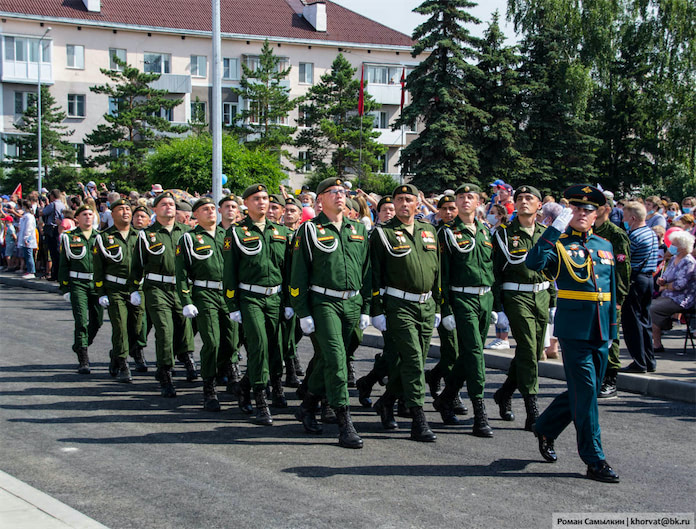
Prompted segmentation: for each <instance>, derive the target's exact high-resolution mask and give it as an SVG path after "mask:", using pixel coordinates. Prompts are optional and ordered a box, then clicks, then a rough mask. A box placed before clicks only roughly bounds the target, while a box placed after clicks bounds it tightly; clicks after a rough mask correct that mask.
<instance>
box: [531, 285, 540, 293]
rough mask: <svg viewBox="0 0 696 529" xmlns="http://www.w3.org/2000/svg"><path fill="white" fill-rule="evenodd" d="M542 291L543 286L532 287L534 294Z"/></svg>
mask: <svg viewBox="0 0 696 529" xmlns="http://www.w3.org/2000/svg"><path fill="white" fill-rule="evenodd" d="M540 290H541V284H536V283H535V284H534V285H532V292H539V291H540Z"/></svg>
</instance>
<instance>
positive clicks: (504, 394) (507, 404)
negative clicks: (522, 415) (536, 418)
mask: <svg viewBox="0 0 696 529" xmlns="http://www.w3.org/2000/svg"><path fill="white" fill-rule="evenodd" d="M515 389H516V388H515V384H514V383H513V382H512V381H511V380H510V377H507V378H506V379H505V382H503V385H502V386H500V389H498V391H496V392H495V393H494V394H493V400H494V401H495V403H496V404H497V405H498V412H499V413H500V418H501V419H503V420H504V421H514V420H515V414H514V413H512V394H513V393H514V392H515Z"/></svg>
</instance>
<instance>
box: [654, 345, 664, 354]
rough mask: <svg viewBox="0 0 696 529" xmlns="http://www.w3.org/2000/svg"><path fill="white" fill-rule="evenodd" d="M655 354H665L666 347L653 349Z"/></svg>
mask: <svg viewBox="0 0 696 529" xmlns="http://www.w3.org/2000/svg"><path fill="white" fill-rule="evenodd" d="M653 352H654V353H664V352H665V346H664V345H661V346H660V347H653Z"/></svg>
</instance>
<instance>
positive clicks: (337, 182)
mask: <svg viewBox="0 0 696 529" xmlns="http://www.w3.org/2000/svg"><path fill="white" fill-rule="evenodd" d="M343 184H345V180H343V179H342V178H326V179H324V180H322V181H321V182H319V185H318V186H317V195H321V194H322V193H323V192H324V191H326V190H327V189H328V188H330V187H333V186H341V187H343Z"/></svg>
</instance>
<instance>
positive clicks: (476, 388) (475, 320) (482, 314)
mask: <svg viewBox="0 0 696 529" xmlns="http://www.w3.org/2000/svg"><path fill="white" fill-rule="evenodd" d="M450 304H451V306H452V312H453V314H454V319H455V321H456V322H457V342H458V345H459V356H457V360H456V361H455V362H454V366H453V367H452V371H451V372H450V374H449V376H448V377H447V378H446V379H445V384H446V385H447V386H450V387H452V388H454V389H455V390H456V391H459V389H460V388H461V387H462V386H463V385H464V382H466V390H467V393H468V395H469V398H471V399H480V398H483V390H484V387H485V385H486V363H485V359H484V356H483V345H484V343H485V341H486V337H487V336H488V327H489V325H490V321H491V310H492V309H493V294H492V293H491V292H487V293H486V294H484V295H482V296H478V295H476V294H465V293H463V292H462V293H459V292H452V293H451V301H450Z"/></svg>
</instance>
